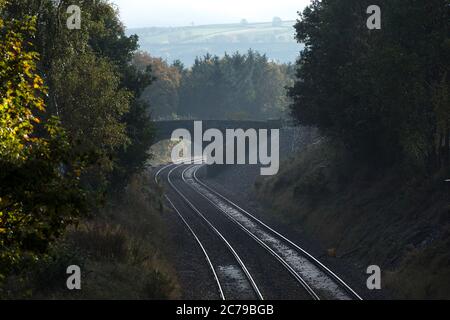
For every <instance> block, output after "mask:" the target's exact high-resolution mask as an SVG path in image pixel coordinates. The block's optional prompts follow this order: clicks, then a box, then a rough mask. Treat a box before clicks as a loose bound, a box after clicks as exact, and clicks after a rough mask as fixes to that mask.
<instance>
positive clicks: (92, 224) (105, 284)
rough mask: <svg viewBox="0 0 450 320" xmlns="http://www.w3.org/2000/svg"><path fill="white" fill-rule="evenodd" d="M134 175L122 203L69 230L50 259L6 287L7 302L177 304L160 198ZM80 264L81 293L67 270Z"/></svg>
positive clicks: (25, 270)
mask: <svg viewBox="0 0 450 320" xmlns="http://www.w3.org/2000/svg"><path fill="white" fill-rule="evenodd" d="M149 179H150V178H149V177H148V176H147V175H145V174H143V175H140V176H135V177H134V178H133V179H132V181H131V183H130V185H129V186H128V187H127V190H126V192H125V194H123V195H122V197H121V198H120V199H119V200H117V199H116V200H114V199H110V202H109V203H110V204H109V205H108V206H107V207H105V208H104V209H103V210H102V211H101V212H100V213H99V214H98V215H96V217H95V218H92V219H90V220H86V221H83V222H82V223H81V224H80V225H79V226H78V227H76V228H71V229H69V230H67V232H66V234H65V236H64V237H63V239H61V240H60V241H58V242H57V243H55V244H54V245H53V246H52V248H51V251H50V253H49V254H48V256H47V257H45V258H44V259H42V260H41V261H39V262H38V263H35V264H30V265H29V266H24V267H23V270H22V273H21V274H20V275H16V276H11V277H10V278H9V279H8V281H7V284H6V292H7V293H8V294H7V298H10V299H16V298H25V299H176V298H178V297H179V289H178V288H179V286H178V284H177V278H176V275H175V272H174V270H173V269H172V267H171V264H170V263H168V260H167V259H166V254H165V252H164V251H163V249H162V248H164V247H165V245H166V238H165V226H164V223H163V222H162V220H161V214H162V213H161V212H160V210H159V196H158V195H157V194H155V193H153V192H152V191H151V190H150V189H149V188H147V187H146V186H147V185H149ZM70 265H78V266H80V267H81V272H82V278H81V283H82V289H81V290H79V291H77V290H74V291H69V290H67V288H66V280H67V277H68V275H66V269H67V267H68V266H70Z"/></svg>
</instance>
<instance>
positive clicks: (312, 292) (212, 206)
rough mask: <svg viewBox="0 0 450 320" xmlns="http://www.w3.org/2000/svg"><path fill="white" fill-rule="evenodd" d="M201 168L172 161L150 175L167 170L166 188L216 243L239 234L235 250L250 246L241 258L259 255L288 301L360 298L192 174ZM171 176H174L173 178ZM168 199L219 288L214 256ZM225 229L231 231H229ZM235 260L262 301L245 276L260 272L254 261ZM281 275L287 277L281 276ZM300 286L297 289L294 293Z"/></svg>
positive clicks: (300, 250) (250, 279) (266, 287)
mask: <svg viewBox="0 0 450 320" xmlns="http://www.w3.org/2000/svg"><path fill="white" fill-rule="evenodd" d="M203 166H204V165H203V164H195V165H188V166H186V165H176V164H174V165H169V166H166V167H163V168H162V169H160V170H159V171H158V173H157V174H156V179H157V178H158V176H159V175H160V173H161V172H163V171H164V170H167V169H168V168H170V171H169V172H168V174H167V182H168V184H169V186H170V188H171V189H172V190H173V191H174V192H175V194H176V196H178V197H179V198H180V199H182V200H183V202H184V203H185V204H187V206H188V207H189V208H190V210H191V211H193V212H195V213H196V215H197V216H198V217H201V220H203V221H200V223H202V224H203V226H204V227H208V228H209V229H210V230H212V231H213V232H214V233H215V234H216V236H217V237H218V238H221V240H222V242H224V243H227V244H228V245H229V246H231V244H230V241H232V240H234V239H235V238H239V239H238V240H235V241H234V242H235V245H236V246H237V247H238V248H239V250H240V251H239V252H246V251H249V250H246V249H245V248H243V246H248V247H249V248H251V253H248V252H247V253H248V254H247V255H246V259H247V261H252V260H254V259H256V258H254V257H253V256H252V255H259V256H260V258H259V259H260V260H261V259H262V260H263V261H267V263H270V264H271V266H270V268H271V269H270V270H273V271H270V277H274V278H275V279H279V281H275V283H274V282H272V286H275V287H277V286H280V285H281V284H282V285H281V286H282V287H286V290H287V291H289V292H291V297H290V298H291V299H292V298H298V299H314V300H321V299H336V300H362V299H361V297H360V296H359V295H358V294H357V293H356V292H355V291H354V290H353V289H352V288H351V287H350V286H349V285H348V284H347V283H345V282H344V281H343V280H342V279H341V278H340V277H339V276H337V275H336V274H335V273H334V272H332V271H331V270H330V269H329V268H327V267H326V266H325V265H323V264H322V263H321V262H320V261H319V260H318V259H316V258H315V257H313V256H312V255H311V254H310V253H308V252H307V251H306V250H304V249H303V248H301V247H300V246H298V245H297V244H295V243H294V242H293V241H291V240H289V239H288V238H286V237H285V236H283V235H282V234H280V233H278V232H277V231H276V230H274V229H272V228H271V227H269V226H268V225H267V224H265V223H264V222H262V221H261V220H259V219H258V218H256V217H255V216H254V215H252V214H251V213H250V212H248V211H246V210H245V209H243V208H241V207H240V206H239V205H238V204H236V203H235V202H233V201H232V200H230V199H228V198H227V197H225V196H224V195H222V194H220V193H219V192H218V191H216V190H214V189H213V188H211V187H209V186H208V185H207V184H205V183H204V182H202V181H201V180H200V179H199V178H198V171H199V170H200V169H201V168H202V167H203ZM177 171H179V175H177V176H176V178H174V176H175V175H174V173H176V172H177ZM174 179H175V180H176V181H175V182H174ZM168 201H169V203H170V204H171V205H172V206H173V208H174V210H175V211H176V212H177V213H178V215H179V216H180V217H181V218H182V220H183V222H184V223H185V224H186V225H187V227H188V229H189V230H190V231H191V233H193V235H194V237H195V238H196V239H197V242H198V243H199V245H200V247H201V248H202V250H203V251H204V254H205V255H206V256H207V261H208V263H209V264H210V268H211V270H212V271H213V275H214V277H215V279H216V281H217V284H218V288H223V287H224V286H223V285H222V284H221V277H220V275H219V273H220V272H218V270H220V268H219V267H218V264H217V263H216V264H215V263H214V262H212V261H211V260H215V259H211V258H210V257H208V252H207V251H206V250H205V244H204V243H202V242H201V241H200V240H199V239H198V237H197V236H196V233H195V232H194V231H193V230H192V227H191V225H190V224H189V222H191V220H188V219H187V218H186V217H183V215H182V214H181V212H180V210H179V209H177V208H176V206H175V205H174V204H173V202H172V201H171V200H170V199H169V198H168ZM198 207H200V208H201V209H199V208H198ZM202 210H203V212H202ZM187 220H188V221H189V222H188V221H187ZM198 222H199V221H198V220H197V221H192V222H191V224H197V223H198ZM219 229H222V230H225V231H226V233H227V237H229V238H228V239H230V240H227V239H226V238H225V236H224V235H223V234H222V233H221V231H219ZM227 229H228V231H227ZM230 229H233V230H232V231H230ZM222 232H224V231H222ZM244 235H245V237H244ZM243 237H244V238H243ZM208 241H209V240H205V241H204V242H208ZM231 248H232V249H230V247H228V250H229V251H230V252H231V253H232V254H233V256H234V257H235V259H236V256H237V257H239V255H238V253H237V250H235V249H234V247H233V246H231ZM238 262H239V265H240V268H241V270H243V272H244V274H245V275H246V277H247V280H248V283H250V284H251V287H252V288H253V290H254V293H256V295H255V296H256V297H257V298H260V299H263V297H262V294H261V290H259V288H258V286H257V285H256V282H255V279H254V278H255V277H253V276H252V274H251V271H252V272H255V273H256V274H258V273H259V274H260V273H262V272H263V271H260V270H257V269H260V268H259V267H258V266H255V264H253V266H254V268H247V267H246V265H245V264H244V262H243V260H242V259H240V258H239V259H238ZM252 269H253V270H252ZM264 272H265V273H266V274H264V277H266V278H267V277H268V274H267V270H266V271H264ZM264 277H258V276H256V278H259V279H258V280H259V282H265V279H264ZM287 277H288V278H289V279H286V278H287ZM278 282H279V283H278ZM231 285H233V284H231ZM294 286H295V288H294ZM228 287H230V286H228ZM228 287H227V288H228ZM263 288H264V290H265V294H266V291H267V296H269V297H271V294H270V293H271V291H272V289H271V288H270V284H267V283H264V286H263ZM288 288H290V289H288ZM300 289H301V292H299V290H300ZM274 290H275V291H276V288H274ZM231 292H233V289H231ZM258 292H259V294H258ZM224 295H225V294H224V293H222V295H221V297H222V298H223V299H225V297H224ZM234 298H235V297H234ZM237 298H239V297H237Z"/></svg>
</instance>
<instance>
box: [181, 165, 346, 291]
mask: <svg viewBox="0 0 450 320" xmlns="http://www.w3.org/2000/svg"><path fill="white" fill-rule="evenodd" d="M199 167H200V166H192V167H190V168H189V169H187V170H186V171H185V182H186V183H188V184H189V185H191V187H193V188H195V189H196V190H197V191H198V192H199V193H200V194H202V195H203V196H204V197H206V198H207V199H209V200H210V201H211V202H213V203H214V204H215V205H216V206H217V207H218V208H220V210H221V211H222V212H223V213H225V214H226V215H228V216H229V217H230V218H232V219H233V220H235V221H237V222H238V223H239V224H241V225H242V227H244V228H245V229H247V230H248V231H249V232H250V233H252V234H253V235H254V236H255V237H257V238H258V239H260V240H261V241H262V242H264V243H265V244H266V245H267V246H268V247H270V248H271V249H272V250H273V251H274V252H276V254H278V255H279V256H280V257H281V258H282V259H283V260H284V261H285V262H286V263H287V264H289V266H291V267H292V269H294V270H295V272H296V273H298V274H299V275H301V277H302V278H303V279H304V281H305V282H306V283H307V284H308V285H309V286H310V287H311V288H313V289H314V291H316V293H318V294H319V295H320V297H322V298H325V299H337V300H351V299H353V297H352V296H351V295H350V294H349V293H348V292H347V290H346V289H345V288H343V287H342V286H341V285H340V284H339V283H338V282H336V281H335V279H333V278H332V277H330V276H329V275H328V274H327V273H325V272H324V271H323V270H322V269H321V268H320V267H318V266H316V265H315V264H314V263H313V262H311V261H310V260H309V259H307V258H306V257H305V256H304V255H302V254H301V253H299V252H298V251H297V250H296V249H294V248H292V247H291V246H289V245H287V244H286V243H285V241H283V240H281V239H278V238H276V237H275V236H273V235H272V234H270V233H269V232H267V231H265V230H264V228H263V227H261V226H260V225H258V224H257V223H256V222H254V221H252V220H251V219H250V218H248V217H247V216H246V215H245V214H243V213H242V212H240V211H239V210H237V209H236V208H234V207H233V206H231V205H230V204H228V203H227V202H226V201H224V200H223V199H221V198H220V197H219V196H217V195H215V194H213V193H212V192H210V191H209V190H208V189H207V188H205V187H204V186H203V185H201V184H200V183H198V182H197V181H196V179H195V176H194V174H195V172H196V170H198V169H199Z"/></svg>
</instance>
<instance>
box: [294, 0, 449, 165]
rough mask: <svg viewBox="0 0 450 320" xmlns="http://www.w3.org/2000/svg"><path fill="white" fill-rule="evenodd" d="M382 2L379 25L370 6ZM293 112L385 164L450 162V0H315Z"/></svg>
mask: <svg viewBox="0 0 450 320" xmlns="http://www.w3.org/2000/svg"><path fill="white" fill-rule="evenodd" d="M373 4H377V5H378V6H379V7H380V8H381V21H382V27H381V30H369V29H368V28H367V26H366V20H367V18H368V17H369V15H368V14H366V9H367V8H368V7H369V5H373ZM295 28H296V31H297V39H298V41H299V42H302V43H304V44H305V45H306V47H305V50H304V51H303V52H302V53H301V57H300V59H299V69H298V73H297V78H298V80H297V81H296V83H295V86H294V87H293V88H292V89H291V90H290V96H291V97H292V98H293V100H294V103H293V104H292V107H291V111H292V115H293V116H294V117H295V118H296V119H297V120H298V122H299V123H300V124H303V125H312V126H317V127H318V128H320V129H321V130H322V132H323V133H325V134H326V135H328V136H330V137H335V138H337V139H339V140H341V141H343V142H344V143H345V145H346V146H347V147H348V149H349V150H351V151H352V152H353V153H354V154H355V155H357V156H358V157H359V158H362V159H364V160H367V161H371V162H377V163H379V164H391V163H393V162H396V161H409V162H412V163H414V164H419V165H423V166H425V167H428V168H439V167H441V166H447V167H448V165H449V135H450V131H449V129H450V121H449V118H450V102H449V93H450V74H449V71H450V1H448V0H429V1H422V0H408V1H403V0H380V1H376V3H374V2H373V1H366V0H340V1H333V0H323V1H312V4H311V5H310V6H309V7H308V8H307V9H305V10H304V12H303V13H302V14H301V16H300V20H299V21H298V23H297V24H296V26H295Z"/></svg>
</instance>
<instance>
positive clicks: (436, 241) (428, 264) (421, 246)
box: [256, 141, 450, 299]
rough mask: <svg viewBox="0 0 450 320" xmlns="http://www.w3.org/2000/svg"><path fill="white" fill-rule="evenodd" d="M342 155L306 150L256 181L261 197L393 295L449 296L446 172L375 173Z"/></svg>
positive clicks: (321, 147)
mask: <svg viewBox="0 0 450 320" xmlns="http://www.w3.org/2000/svg"><path fill="white" fill-rule="evenodd" d="M342 150H343V149H342V148H340V147H339V146H335V145H332V144H330V143H329V142H326V141H323V142H322V143H319V144H315V145H312V146H309V148H308V149H307V150H305V151H303V152H302V153H301V154H300V155H298V156H296V157H294V158H292V159H290V160H289V161H288V162H287V163H285V164H284V165H282V166H281V168H282V169H281V171H280V173H279V174H278V175H277V176H275V177H272V178H268V179H267V178H266V179H261V180H259V181H258V182H257V184H256V191H257V193H258V195H259V196H260V198H261V200H262V201H265V202H266V203H267V204H268V205H269V206H271V207H272V209H273V210H272V211H273V214H274V215H277V216H278V217H279V218H281V219H282V220H284V221H286V222H288V223H289V224H291V225H294V226H297V227H298V229H299V230H302V231H303V232H306V233H307V234H308V235H309V236H311V237H313V238H315V239H319V240H320V241H321V242H322V244H323V246H324V247H325V248H329V250H328V251H329V252H333V255H335V256H336V257H337V258H339V257H347V258H349V259H351V260H353V261H354V262H355V264H357V265H359V266H360V267H361V269H362V270H361V271H362V272H364V271H363V270H364V266H368V265H371V264H376V265H379V266H380V267H381V268H382V271H383V272H384V276H383V279H384V285H385V287H386V288H387V289H389V291H390V292H392V295H393V296H394V297H396V298H429V299H442V298H444V299H450V281H449V279H450V268H449V265H450V253H449V250H448V249H449V247H450V232H449V230H450V225H449V220H448V214H449V203H448V190H446V188H445V186H444V185H443V183H442V180H443V178H442V177H443V175H440V174H436V175H434V176H426V175H424V174H421V173H419V172H417V171H415V172H411V171H409V170H406V169H404V168H398V167H397V168H390V169H385V170H375V169H373V168H370V167H367V166H363V165H361V164H358V163H357V162H355V160H353V159H352V158H351V157H350V156H349V155H348V154H346V153H345V152H343V151H342ZM324 254H327V252H324ZM327 255H328V256H330V254H329V253H328V254H327Z"/></svg>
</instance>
